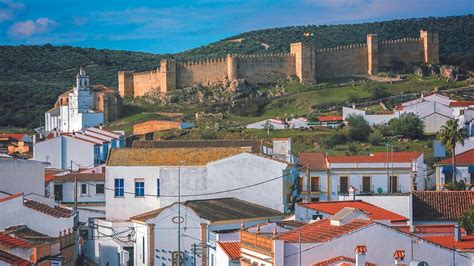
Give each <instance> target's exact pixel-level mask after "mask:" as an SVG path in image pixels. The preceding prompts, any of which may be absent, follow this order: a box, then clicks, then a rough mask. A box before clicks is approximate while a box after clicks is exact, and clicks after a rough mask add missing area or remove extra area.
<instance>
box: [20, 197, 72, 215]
mask: <svg viewBox="0 0 474 266" xmlns="http://www.w3.org/2000/svg"><path fill="white" fill-rule="evenodd" d="M23 205H24V206H25V207H27V208H30V209H33V210H35V211H38V212H42V213H44V214H47V215H49V216H53V217H56V218H69V217H71V216H72V210H70V209H66V208H63V207H58V206H54V207H50V206H48V205H46V204H43V203H39V202H37V201H33V200H26V201H25V202H24V203H23Z"/></svg>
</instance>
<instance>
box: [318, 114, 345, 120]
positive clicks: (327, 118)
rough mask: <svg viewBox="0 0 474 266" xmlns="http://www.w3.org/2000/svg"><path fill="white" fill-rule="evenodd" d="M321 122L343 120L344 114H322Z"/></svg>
mask: <svg viewBox="0 0 474 266" xmlns="http://www.w3.org/2000/svg"><path fill="white" fill-rule="evenodd" d="M318 120H319V122H329V121H343V120H344V119H343V118H342V116H339V115H333V116H320V117H318Z"/></svg>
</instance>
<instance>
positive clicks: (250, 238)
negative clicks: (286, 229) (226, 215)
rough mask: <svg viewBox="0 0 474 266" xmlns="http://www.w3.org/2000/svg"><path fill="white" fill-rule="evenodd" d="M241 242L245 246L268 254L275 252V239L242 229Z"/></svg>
mask: <svg viewBox="0 0 474 266" xmlns="http://www.w3.org/2000/svg"><path fill="white" fill-rule="evenodd" d="M240 244H241V246H242V247H243V248H250V249H257V250H260V251H263V252H264V253H267V254H272V253H273V240H272V239H271V238H267V237H265V236H262V235H258V234H252V233H249V232H246V231H242V232H240Z"/></svg>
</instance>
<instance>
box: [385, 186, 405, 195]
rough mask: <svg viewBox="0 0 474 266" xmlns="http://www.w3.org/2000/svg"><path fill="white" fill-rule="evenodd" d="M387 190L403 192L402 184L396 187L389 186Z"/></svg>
mask: <svg viewBox="0 0 474 266" xmlns="http://www.w3.org/2000/svg"><path fill="white" fill-rule="evenodd" d="M387 190H388V192H389V193H402V185H398V186H397V187H396V188H392V187H389V188H388V189H387Z"/></svg>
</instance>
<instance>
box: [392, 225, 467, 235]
mask: <svg viewBox="0 0 474 266" xmlns="http://www.w3.org/2000/svg"><path fill="white" fill-rule="evenodd" d="M393 228H394V229H397V230H399V231H402V232H405V233H410V226H408V225H407V226H394V227H393ZM453 232H454V224H425V225H416V226H414V231H413V233H414V234H416V235H446V234H448V235H451V234H453ZM461 232H462V233H463V234H464V233H466V231H465V230H464V228H461Z"/></svg>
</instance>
